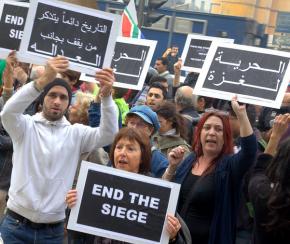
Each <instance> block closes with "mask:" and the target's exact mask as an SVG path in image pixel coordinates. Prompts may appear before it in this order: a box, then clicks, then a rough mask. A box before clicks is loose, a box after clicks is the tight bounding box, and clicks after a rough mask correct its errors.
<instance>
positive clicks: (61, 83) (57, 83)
mask: <svg viewBox="0 0 290 244" xmlns="http://www.w3.org/2000/svg"><path fill="white" fill-rule="evenodd" d="M54 86H63V87H64V88H65V89H66V90H67V94H68V98H69V102H68V107H69V105H70V103H71V98H72V91H71V88H70V85H69V84H68V83H67V82H66V81H65V80H63V79H60V78H56V79H55V80H54V81H53V82H51V83H49V84H47V85H46V86H45V87H44V89H43V92H42V93H41V97H40V104H43V101H44V97H45V96H46V95H47V93H48V92H49V90H50V89H51V88H52V87H54Z"/></svg>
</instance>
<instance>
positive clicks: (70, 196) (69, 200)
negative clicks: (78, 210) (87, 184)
mask: <svg viewBox="0 0 290 244" xmlns="http://www.w3.org/2000/svg"><path fill="white" fill-rule="evenodd" d="M65 202H66V204H67V206H68V207H69V208H72V207H73V206H75V205H76V202H77V190H75V189H71V190H69V192H68V193H67V195H66V197H65Z"/></svg>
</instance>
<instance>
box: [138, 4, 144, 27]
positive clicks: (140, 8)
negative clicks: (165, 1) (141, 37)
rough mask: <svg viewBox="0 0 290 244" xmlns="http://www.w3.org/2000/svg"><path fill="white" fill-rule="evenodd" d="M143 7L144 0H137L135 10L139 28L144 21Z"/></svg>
mask: <svg viewBox="0 0 290 244" xmlns="http://www.w3.org/2000/svg"><path fill="white" fill-rule="evenodd" d="M144 9H145V0H139V4H138V11H137V19H138V27H139V29H141V27H142V26H143V21H144Z"/></svg>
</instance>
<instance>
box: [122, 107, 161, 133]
mask: <svg viewBox="0 0 290 244" xmlns="http://www.w3.org/2000/svg"><path fill="white" fill-rule="evenodd" d="M130 114H136V115H137V116H139V117H141V118H142V119H143V120H144V121H145V122H147V123H148V124H150V125H152V126H153V127H154V133H155V132H156V131H157V130H159V128H160V124H159V121H158V117H157V114H156V113H155V112H154V111H153V110H152V109H151V108H150V107H148V106H146V105H139V106H135V107H133V108H131V109H130V111H129V112H128V113H127V116H128V115H130Z"/></svg>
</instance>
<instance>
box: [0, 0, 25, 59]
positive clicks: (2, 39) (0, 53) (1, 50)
mask: <svg viewBox="0 0 290 244" xmlns="http://www.w3.org/2000/svg"><path fill="white" fill-rule="evenodd" d="M28 7H29V4H28V3H18V2H11V1H1V2H0V16H1V20H0V30H1V35H0V58H6V57H7V55H8V54H9V52H10V51H11V50H17V51H18V50H19V47H20V42H21V39H22V37H23V30H24V25H25V22H26V17H27V13H28Z"/></svg>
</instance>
